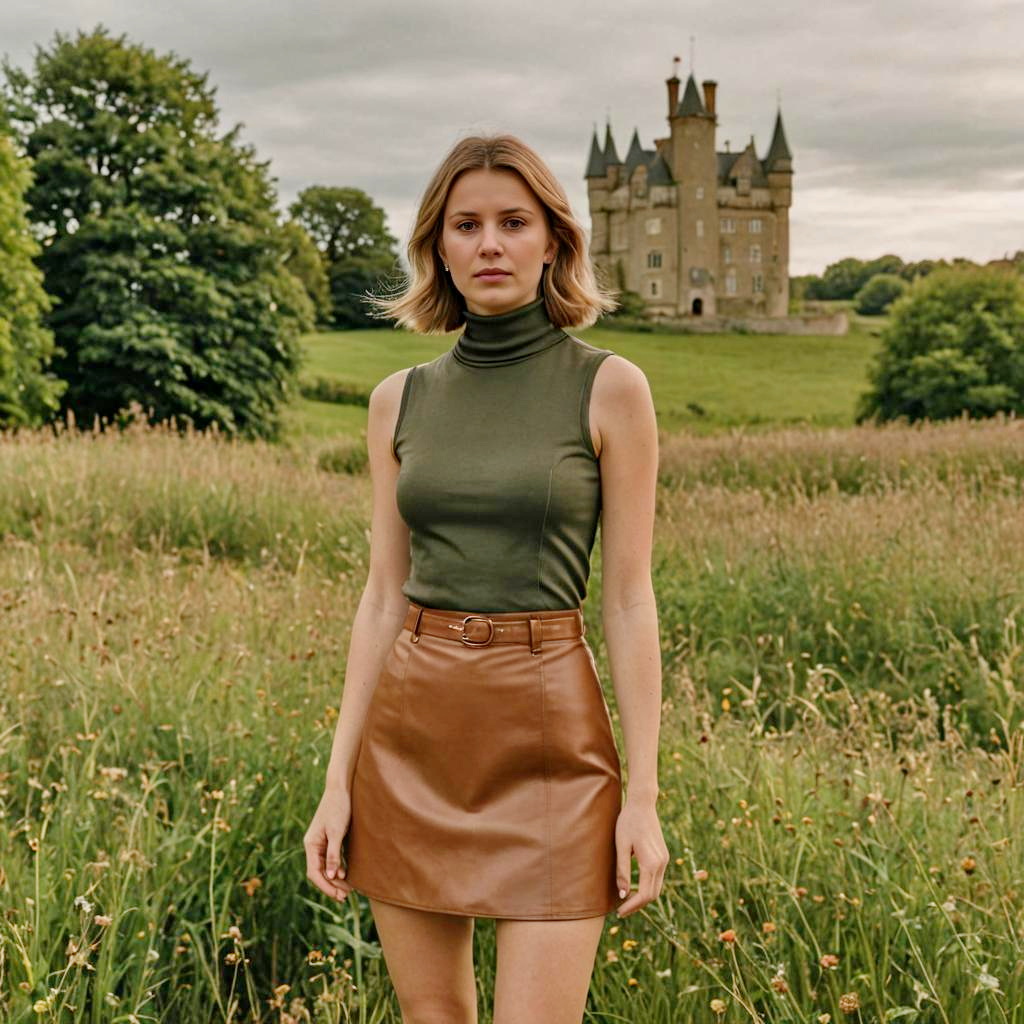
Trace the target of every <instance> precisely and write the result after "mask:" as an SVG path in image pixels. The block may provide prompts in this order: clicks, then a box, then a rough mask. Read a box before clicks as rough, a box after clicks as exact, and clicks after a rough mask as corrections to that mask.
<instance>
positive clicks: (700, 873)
mask: <svg viewBox="0 0 1024 1024" xmlns="http://www.w3.org/2000/svg"><path fill="white" fill-rule="evenodd" d="M693 877H694V878H695V879H696V880H697V881H698V882H706V881H707V880H708V873H707V871H705V870H704V868H697V870H696V871H694V873H693Z"/></svg>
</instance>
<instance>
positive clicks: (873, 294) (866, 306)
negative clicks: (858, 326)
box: [854, 274, 908, 316]
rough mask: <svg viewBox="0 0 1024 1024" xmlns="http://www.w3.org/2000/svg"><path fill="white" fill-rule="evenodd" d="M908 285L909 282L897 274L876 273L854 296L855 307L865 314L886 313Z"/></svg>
mask: <svg viewBox="0 0 1024 1024" xmlns="http://www.w3.org/2000/svg"><path fill="white" fill-rule="evenodd" d="M907 287H908V286H907V282H906V281H904V280H903V278H902V277H899V276H898V275H897V274H875V276H874V277H872V278H871V280H870V281H868V282H867V284H865V285H864V286H863V287H862V288H861V290H860V291H859V292H857V294H856V295H855V296H854V299H855V301H856V306H855V308H856V310H857V312H858V313H861V314H863V315H864V316H874V315H877V314H878V313H884V312H885V311H886V310H887V309H888V308H889V306H891V305H892V303H893V302H894V301H895V300H896V299H898V298H899V297H900V296H901V295H902V294H903V293H904V292H906V290H907Z"/></svg>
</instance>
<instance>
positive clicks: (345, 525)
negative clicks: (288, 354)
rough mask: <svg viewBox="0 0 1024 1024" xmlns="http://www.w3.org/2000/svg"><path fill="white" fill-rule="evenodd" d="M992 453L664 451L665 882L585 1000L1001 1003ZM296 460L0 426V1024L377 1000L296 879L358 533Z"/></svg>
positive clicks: (322, 463) (594, 603) (993, 428)
mask: <svg viewBox="0 0 1024 1024" xmlns="http://www.w3.org/2000/svg"><path fill="white" fill-rule="evenodd" d="M1021 441H1022V435H1021V432H1020V426H1019V424H1018V423H1015V422H1013V421H1003V422H993V423H987V424H977V423H969V422H962V423H959V424H951V425H946V426H942V427H933V426H928V427H921V428H906V427H902V428H895V427H894V428H886V429H884V430H882V429H877V428H874V429H869V428H857V429H851V430H846V431H839V430H835V431H818V432H809V431H795V430H794V431H779V432H775V433H769V434H763V435H758V436H757V437H748V436H745V435H742V434H737V435H733V436H727V437H717V438H700V439H698V438H693V437H685V436H683V437H676V438H670V437H666V438H665V439H664V442H663V450H662V456H663V457H662V467H661V477H662V483H661V486H660V489H659V494H658V521H657V528H656V529H657V536H656V551H655V574H656V578H655V586H656V590H657V594H658V598H659V609H660V618H661V627H662V644H663V665H664V697H665V704H664V715H663V724H662V744H661V772H660V777H661V782H662V794H661V798H660V805H659V806H660V814H661V819H662V822H663V825H664V828H665V834H666V839H667V841H668V843H669V848H670V851H671V853H672V857H673V861H672V863H671V865H670V870H669V872H668V874H667V876H666V880H665V887H664V890H663V893H662V895H661V897H660V899H659V900H658V901H657V902H656V903H654V904H651V905H650V906H648V907H646V908H645V909H644V910H643V911H642V912H641V913H639V914H637V915H634V916H632V917H630V918H628V919H625V920H622V921H618V920H616V919H615V917H614V915H612V917H610V918H609V922H608V925H607V927H606V930H605V935H604V938H603V940H602V946H601V950H600V952H599V959H598V964H597V967H596V970H595V974H594V980H593V986H592V990H591V996H590V1003H589V1011H588V1019H590V1020H593V1021H612V1020H628V1021H652V1022H658V1024H661V1022H665V1024H668V1022H673V1024H674V1022H677V1021H691V1020H692V1021H695V1022H705V1021H706V1022H714V1024H719V1022H723V1021H726V1022H731V1021H754V1020H759V1019H760V1020H764V1021H770V1022H773V1024H781V1022H784V1021H821V1020H823V1019H824V1018H823V1017H822V1015H824V1014H828V1015H830V1016H831V1020H832V1021H833V1022H837V1021H840V1020H843V1021H846V1020H851V1021H885V1020H900V1021H950V1022H953V1021H955V1022H960V1021H967V1020H971V1021H973V1020H977V1021H1015V1022H1016V1021H1020V1020H1022V1019H1024V1016H1022V1010H1021V1009H1020V1007H1021V1005H1024V982H1022V977H1021V966H1020V965H1021V964H1024V956H1022V950H1021V939H1020V936H1021V929H1022V927H1024V891H1022V887H1021V881H1020V879H1021V877H1022V875H1024V856H1022V853H1021V850H1020V844H1019V834H1020V822H1021V813H1022V810H1024V808H1022V805H1021V795H1020V790H1021V784H1022V781H1024V763H1022V761H1024V759H1022V749H1024V740H1022V736H1024V733H1022V730H1021V725H1020V723H1021V714H1020V694H1021V691H1022V689H1024V667H1022V665H1024V650H1022V644H1024V640H1022V637H1021V629H1020V622H1021V601H1022V586H1021V580H1022V579H1024V536H1022V534H1024V525H1022V523H1024V519H1022V516H1021V484H1020V480H1021V473H1020V465H1021V463H1022V460H1024V445H1022V443H1021ZM322 455H323V453H322V452H317V451H316V450H311V451H309V452H307V453H298V452H295V451H288V450H285V449H275V448H273V447H271V446H265V445H261V444H239V443H235V442H230V441H227V440H225V439H223V438H217V437H215V436H212V435H199V434H191V435H188V436H186V437H183V438H179V437H178V436H177V435H174V434H172V433H170V432H167V431H162V430H160V429H154V428H147V427H144V426H142V425H135V426H132V427H131V428H130V429H129V430H128V431H127V432H125V433H124V434H121V435H118V434H115V433H109V434H100V433H97V434H85V435H77V434H74V433H71V432H66V433H59V434H58V435H57V436H49V435H47V434H44V433H38V434H32V433H28V434H21V435H19V436H16V437H8V438H5V439H2V440H0V496H2V497H0V536H2V537H3V543H2V546H0V682H2V686H0V823H2V828H0V1019H9V1020H11V1021H57V1020H59V1021H75V1022H78V1021H83V1022H84V1021H90V1022H98V1021H104V1022H106V1021H132V1020H136V1021H147V1020H153V1021H169V1022H170V1021H189V1022H192V1021H197V1022H204V1021H241V1020H259V1021H275V1022H286V1021H318V1022H319V1021H398V1020H399V1019H400V1018H399V1015H398V1011H397V1005H396V1003H395V1000H394V997H393V995H392V993H391V989H390V985H389V983H388V980H387V976H386V970H385V967H384V963H383V960H382V958H381V955H380V947H379V944H378V941H377V936H376V933H375V931H374V929H373V925H372V918H371V915H370V914H369V910H368V908H367V906H366V904H365V901H364V900H362V898H361V897H358V896H353V897H352V898H351V899H350V900H349V901H348V903H346V904H344V905H336V904H331V903H329V901H327V900H325V899H322V898H320V896H319V894H318V893H317V891H316V890H315V889H313V887H312V886H311V885H309V883H308V882H307V881H306V879H305V876H304V858H303V853H302V849H301V839H302V834H303V832H304V831H305V828H306V825H307V824H308V821H309V818H310V817H311V815H312V813H313V810H314V809H315V806H316V802H317V800H318V799H319V795H320V786H321V783H322V778H323V770H324V767H325V758H326V756H327V754H328V751H329V746H330V738H331V735H332V732H333V729H334V724H335V721H336V715H337V706H338V700H339V696H340V693H339V691H340V688H341V681H342V679H343V676H344V658H345V653H346V651H347V644H348V631H349V628H350V623H351V618H352V614H353V611H354V607H355V604H356V601H357V600H358V597H359V592H360V588H361V585H362V582H363V580H364V578H365V572H366V558H367V552H368V540H369V538H368V516H369V508H370V505H369V502H370V493H369V486H368V481H367V479H366V477H365V475H364V473H362V472H361V471H358V467H359V466H360V465H362V463H361V461H360V460H358V459H355V460H342V461H341V462H337V461H336V460H331V459H324V458H322V457H321V456H322ZM338 465H341V466H345V467H349V468H355V469H356V470H357V472H354V473H348V472H330V471H327V469H330V467H332V466H338ZM321 467H326V469H325V468H321ZM594 568H595V575H594V578H593V581H592V587H591V596H590V599H589V600H588V602H587V605H586V609H585V610H586V615H587V619H588V622H589V623H590V625H591V628H592V630H593V633H592V636H593V637H594V638H595V650H596V651H597V654H598V658H599V666H600V667H601V670H602V674H603V675H604V677H605V684H606V689H607V691H608V696H609V702H610V703H611V704H612V707H613V717H614V718H615V721H616V727H618V725H617V714H615V713H614V698H613V694H612V686H611V681H610V680H609V679H608V678H607V669H606V666H607V659H606V657H605V652H604V650H603V644H602V641H601V636H600V595H601V588H600V551H599V549H598V550H597V551H596V552H595V565H594ZM621 749H622V746H621V742H620V750H621ZM626 767H627V770H628V765H627V766H626ZM493 940H494V929H493V922H490V921H486V920H481V921H480V922H478V924H477V929H476V935H475V944H476V953H477V962H478V983H479V988H480V991H481V994H482V997H483V998H482V1000H481V1007H482V1011H483V1012H482V1014H481V1020H484V1021H486V1020H487V1019H488V994H489V993H490V992H491V991H492V990H493V976H494V974H493V972H494V941H493ZM822 957H826V959H825V960H824V961H822ZM828 957H838V960H837V961H833V960H830V959H828ZM855 1004H856V1007H858V1008H854V1007H855ZM844 1007H845V1008H846V1009H844Z"/></svg>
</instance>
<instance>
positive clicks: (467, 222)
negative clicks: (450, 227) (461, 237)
mask: <svg viewBox="0 0 1024 1024" xmlns="http://www.w3.org/2000/svg"><path fill="white" fill-rule="evenodd" d="M472 223H473V222H472V221H471V220H464V221H462V223H461V224H456V225H455V230H456V231H458V230H459V229H460V228H462V227H463V226H464V225H466V224H472Z"/></svg>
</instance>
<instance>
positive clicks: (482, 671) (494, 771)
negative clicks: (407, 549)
mask: <svg viewBox="0 0 1024 1024" xmlns="http://www.w3.org/2000/svg"><path fill="white" fill-rule="evenodd" d="M467 616H470V617H469V618H468V619H467ZM584 632H585V627H584V624H583V613H582V610H581V609H579V608H574V609H564V610H555V611H551V610H543V611H536V612H502V613H489V614H487V615H478V614H475V613H471V612H461V611H449V610H447V609H437V608H424V607H422V606H421V605H418V604H416V603H414V602H410V605H409V613H408V616H407V618H406V621H405V626H404V627H403V629H402V631H401V632H400V633H399V634H398V637H397V639H396V640H395V642H394V644H393V646H392V647H391V649H390V650H389V651H388V654H387V656H386V658H385V661H384V665H383V669H382V671H381V674H380V677H379V679H378V682H377V686H376V688H375V690H374V693H373V697H372V700H371V703H370V707H369V710H368V713H367V717H366V722H365V725H364V728H363V733H362V738H361V742H360V747H359V752H358V754H357V760H356V767H355V775H354V778H353V783H352V794H351V797H352V817H351V821H350V824H349V829H348V832H347V834H346V836H345V839H344V841H343V843H342V852H343V856H344V859H345V862H346V880H347V881H348V882H349V883H350V884H351V886H352V887H353V888H354V889H355V890H356V891H358V892H361V893H363V894H364V895H366V896H372V897H374V898H375V899H379V900H382V901H384V902H387V903H396V904H399V905H401V906H407V907H417V908H420V909H424V910H434V911H442V912H445V913H449V914H461V915H466V916H472V917H493V918H518V919H524V920H541V919H546V918H576V917H593V916H598V915H602V914H607V913H610V912H611V911H612V910H614V909H615V908H616V907H617V906H618V905H619V904H620V903H621V902H622V900H621V899H619V896H618V893H617V891H616V883H615V823H616V819H617V817H618V814H619V810H620V807H621V801H622V782H621V774H620V765H619V756H618V752H617V750H616V747H615V738H614V734H613V732H612V725H611V719H610V716H609V714H608V706H607V704H606V702H605V699H604V694H603V692H602V690H601V683H600V680H599V677H598V674H597V668H596V665H595V663H594V656H593V652H592V651H591V649H590V645H589V644H588V643H587V641H586V640H585V639H584V635H583V634H584Z"/></svg>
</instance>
